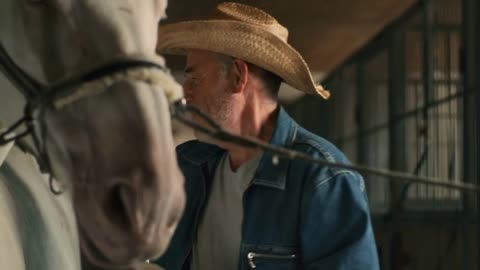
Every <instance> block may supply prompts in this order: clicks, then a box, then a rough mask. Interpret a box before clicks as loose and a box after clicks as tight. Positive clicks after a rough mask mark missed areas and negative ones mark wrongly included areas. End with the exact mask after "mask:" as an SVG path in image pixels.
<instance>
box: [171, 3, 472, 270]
mask: <svg viewBox="0 0 480 270" xmlns="http://www.w3.org/2000/svg"><path fill="white" fill-rule="evenodd" d="M219 2H221V1H213V0H208V1H207V0H205V1H197V0H175V1H170V3H169V8H168V21H167V22H175V21H179V20H185V19H195V18H202V17H205V16H207V15H208V12H209V11H210V10H211V9H212V8H213V7H214V6H215V5H216V4H217V3H219ZM237 2H241V3H246V4H250V5H253V6H256V7H259V8H262V9H264V10H265V11H267V12H269V13H270V14H272V15H273V16H274V17H276V18H277V19H278V21H279V22H280V23H281V24H283V25H284V26H286V27H287V28H288V29H289V30H290V37H289V42H290V44H291V45H292V46H293V47H294V48H296V49H297V50H298V51H299V52H300V53H301V54H302V55H303V56H304V58H305V60H306V62H307V63H308V64H309V66H310V67H311V69H312V72H313V73H314V76H315V79H316V80H318V81H319V82H322V84H323V85H324V86H325V87H326V88H327V89H329V90H330V91H331V93H332V97H331V99H330V100H328V101H324V100H322V99H320V98H315V97H311V96H302V94H301V93H300V92H298V91H295V90H293V89H291V88H290V87H288V86H287V85H282V89H281V95H280V98H281V102H282V104H283V105H284V106H285V107H286V108H287V110H288V111H289V113H290V114H291V115H292V116H293V117H294V118H295V119H296V120H297V121H298V122H299V123H300V124H301V125H303V126H304V127H306V128H307V129H309V130H311V131H313V132H315V133H317V134H319V135H321V136H323V137H325V138H327V139H329V140H330V141H332V142H334V143H335V144H336V145H337V146H338V147H339V148H340V149H341V150H343V151H344V152H345V153H346V154H347V155H348V156H349V158H350V159H351V160H352V161H353V162H355V163H358V164H362V165H368V166H371V167H379V168H387V169H392V170H399V171H405V172H410V173H415V174H418V175H421V176H431V177H438V178H442V179H452V180H451V181H453V179H458V180H459V181H464V182H470V183H474V184H480V178H479V176H480V168H479V166H478V162H479V160H480V144H479V143H478V140H479V136H478V134H479V128H480V98H479V95H478V94H477V92H478V91H480V28H479V27H478V26H480V3H479V2H480V1H478V0H422V1H418V0H417V1H415V0H362V1H358V0H297V1H291V0H289V1H286V0H285V1H280V0H275V1H273V0H269V1H266V0H257V1H237ZM167 61H168V65H169V67H170V68H171V69H172V71H173V73H174V74H175V75H176V76H177V78H178V79H179V80H180V81H181V80H182V76H183V67H184V59H183V58H182V57H167ZM188 138H191V135H190V134H189V133H188V132H186V133H184V135H183V136H182V137H180V139H179V142H180V141H183V140H186V139H188ZM364 176H365V178H366V181H367V188H368V193H369V199H370V207H371V212H372V218H373V222H374V229H375V233H376V239H377V244H378V251H379V255H380V260H381V265H382V269H383V270H407V269H408V270H418V269H422V270H423V269H428V270H430V269H431V270H443V269H465V270H471V269H480V264H479V262H478V258H479V255H480V254H479V253H480V227H479V222H478V221H479V217H480V216H479V214H480V212H479V205H478V200H477V196H476V195H475V194H474V193H468V192H460V191H457V190H453V189H447V188H442V187H435V186H425V185H420V184H405V183H402V182H394V181H390V180H391V179H385V178H382V177H376V176H372V175H364Z"/></svg>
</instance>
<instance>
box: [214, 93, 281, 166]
mask: <svg viewBox="0 0 480 270" xmlns="http://www.w3.org/2000/svg"><path fill="white" fill-rule="evenodd" d="M278 109H279V106H278V104H276V103H273V102H272V103H268V104H254V105H253V106H248V108H246V109H245V111H244V112H243V113H242V115H241V116H240V118H241V121H240V122H241V128H240V134H239V135H241V136H250V137H254V138H257V139H259V140H262V141H265V142H269V141H270V139H271V138H272V135H273V131H274V129H275V123H276V120H277V116H278ZM224 148H225V149H226V150H227V151H228V155H229V160H230V167H231V168H232V170H233V171H236V170H237V169H238V168H239V167H240V166H241V165H242V164H244V163H245V162H247V161H249V160H250V159H252V158H253V157H255V156H256V155H257V154H258V153H259V152H260V150H258V149H251V148H246V147H242V146H238V145H234V144H228V145H225V146H224Z"/></svg>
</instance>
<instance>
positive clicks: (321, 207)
mask: <svg viewBox="0 0 480 270" xmlns="http://www.w3.org/2000/svg"><path fill="white" fill-rule="evenodd" d="M270 143H272V144H274V145H279V146H284V147H288V148H291V149H294V150H297V151H301V152H304V153H307V154H309V155H312V156H314V157H317V158H321V159H324V160H327V161H331V162H341V163H348V162H349V161H348V160H347V158H346V157H345V156H344V155H343V154H342V153H341V152H340V151H339V150H338V149H337V148H336V147H335V146H333V145H332V144H331V143H329V142H328V141H326V140H325V139H322V138H320V137H318V136H317V135H314V134H312V133H310V132H308V131H306V130H305V129H303V128H302V127H300V126H299V125H298V124H297V123H296V122H295V121H294V120H293V119H291V118H290V117H289V116H288V114H287V113H286V112H285V111H284V109H283V108H280V109H279V112H278V118H277V123H276V127H275V130H274V133H273V136H272V139H271V141H270ZM223 154H224V151H223V150H222V149H220V148H218V147H216V146H213V145H210V144H205V143H202V142H199V141H190V142H186V143H184V144H182V145H180V146H179V147H178V148H177V155H178V162H179V165H180V168H181V169H182V171H183V173H184V175H185V179H186V183H185V190H186V194H187V204H186V209H185V212H184V215H183V217H182V219H181V221H180V223H179V225H178V227H177V229H176V231H175V234H174V236H173V238H172V241H171V243H170V246H169V248H168V250H167V251H166V253H165V254H164V255H163V256H162V257H161V258H160V259H159V260H158V261H157V263H158V264H160V265H161V266H163V267H165V269H166V270H180V269H190V258H191V252H192V245H193V243H194V242H195V238H196V229H197V226H198V223H199V219H201V217H202V211H203V209H204V207H205V204H206V202H207V197H208V193H209V189H210V187H211V181H212V179H213V176H214V173H215V169H216V167H217V164H218V161H219V159H220V158H221V157H222V155H223ZM243 207H244V219H243V224H242V241H241V247H240V257H239V269H240V270H246V269H253V268H254V269H258V270H267V269H269V270H287V269H324V270H377V269H379V265H378V257H377V250H376V245H375V239H374V235H373V231H372V226H371V220H370V214H369V210H368V202H367V196H366V193H365V184H364V181H363V178H362V176H361V175H360V174H358V173H357V172H355V171H350V170H345V169H338V168H332V167H326V166H321V165H318V164H313V163H308V162H305V161H300V160H287V159H277V158H276V157H274V156H273V155H272V154H270V153H264V154H263V156H262V158H261V160H260V163H259V166H258V168H257V170H256V172H255V176H254V178H253V180H252V182H251V184H250V186H249V188H248V189H247V190H246V191H245V193H244V195H243Z"/></svg>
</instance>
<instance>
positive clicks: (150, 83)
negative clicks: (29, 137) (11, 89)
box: [0, 0, 185, 266]
mask: <svg viewBox="0 0 480 270" xmlns="http://www.w3.org/2000/svg"><path fill="white" fill-rule="evenodd" d="M1 6H2V7H1V8H0V41H1V45H3V47H4V48H5V51H6V52H7V53H8V54H9V55H10V56H11V58H13V59H14V61H15V62H16V63H17V65H18V66H20V67H21V68H22V69H23V70H25V71H26V72H27V73H28V74H30V75H32V76H33V77H35V78H36V79H37V80H39V81H41V82H42V83H43V84H45V85H53V84H54V83H55V82H57V81H63V80H66V79H70V78H76V79H74V80H71V81H70V83H67V84H62V83H60V84H59V85H64V86H65V88H66V89H57V90H61V91H60V94H59V95H55V96H54V97H55V98H54V99H49V98H51V97H52V96H48V98H47V99H46V101H47V102H45V99H44V100H43V101H44V102H43V103H41V104H42V105H41V106H39V108H36V111H35V114H34V115H35V120H36V122H35V123H36V125H35V133H36V134H37V138H38V140H39V143H38V145H39V148H40V149H39V150H40V153H42V151H44V153H45V154H46V155H45V157H46V158H45V160H46V161H47V162H46V163H47V164H49V166H48V167H49V169H50V171H51V173H52V174H53V175H54V176H55V178H56V179H58V180H59V181H60V182H61V183H65V184H66V187H67V188H69V187H70V188H71V189H70V190H71V191H72V193H73V201H74V206H75V211H76V215H77V220H78V223H79V231H80V236H81V242H82V247H83V251H84V253H85V255H86V256H87V257H88V258H90V260H92V262H94V263H97V264H105V265H117V266H118V265H132V264H134V263H136V262H138V261H142V260H144V259H147V258H152V257H157V256H158V255H160V254H161V253H162V252H163V251H164V250H165V248H166V246H167V245H168V243H169V240H170V238H171V236H172V233H173V231H174V228H175V226H176V224H177V222H178V220H179V218H180V216H181V213H182V210H183V207H184V202H185V199H184V193H183V176H182V174H181V172H180V170H179V168H178V165H177V162H176V158H175V151H174V143H173V140H172V134H171V123H170V114H169V101H171V99H172V97H173V96H178V95H179V93H178V92H179V91H181V90H179V89H180V88H179V87H178V85H176V84H175V83H174V82H173V81H172V80H171V78H170V77H169V75H168V74H166V73H165V72H163V71H161V70H160V69H156V68H148V67H144V66H142V65H139V66H138V65H136V66H135V68H131V67H132V66H131V65H130V66H129V65H122V64H118V65H110V66H109V68H106V69H103V70H102V72H100V73H101V74H100V75H99V74H96V75H95V74H94V75H92V76H90V77H88V76H87V78H90V79H91V80H90V81H88V82H86V81H84V80H82V79H84V78H86V77H76V76H75V74H82V73H84V72H88V71H89V70H92V69H94V68H97V67H99V66H101V65H103V64H107V63H113V62H114V61H117V62H116V63H119V62H118V61H120V60H125V59H131V60H132V59H133V60H135V59H136V60H142V61H145V60H146V61H148V62H153V63H156V64H158V65H163V61H162V59H161V58H160V57H159V56H156V55H155V45H156V40H157V24H158V22H159V20H160V19H161V17H162V16H164V14H165V8H166V0H142V1H137V0H109V1H108V0H97V1H95V0H9V1H2V4H1ZM127 67H129V68H128V69H127ZM92 78H93V79H92ZM67 81H68V80H67ZM47 90H48V88H47ZM64 90H66V91H64ZM169 99H170V100H169Z"/></svg>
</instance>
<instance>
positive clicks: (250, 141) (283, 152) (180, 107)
mask: <svg viewBox="0 0 480 270" xmlns="http://www.w3.org/2000/svg"><path fill="white" fill-rule="evenodd" d="M186 113H193V114H196V115H198V116H199V117H201V118H203V119H204V120H205V121H206V122H207V123H209V124H210V127H204V126H202V125H200V124H197V123H195V122H193V121H192V120H190V119H189V118H188V117H186V116H185V114H186ZM173 117H174V118H176V119H177V120H178V121H180V122H181V123H183V124H184V125H186V126H189V127H191V128H193V129H195V130H197V131H199V132H202V133H204V134H207V135H209V136H210V137H212V138H214V139H217V140H220V141H223V142H229V143H234V144H237V145H240V146H243V147H249V148H256V149H260V150H263V151H268V152H271V153H273V154H274V156H273V160H272V162H274V163H275V160H278V158H279V157H282V158H287V159H290V160H304V161H307V162H311V163H315V164H319V165H322V166H329V167H334V168H342V169H348V170H355V171H359V172H363V173H366V174H373V175H378V176H384V177H386V178H387V179H389V180H395V181H402V182H410V183H417V184H427V185H433V186H440V187H446V188H451V189H457V190H461V191H465V192H480V186H478V185H474V184H470V183H463V182H461V181H460V180H458V179H441V178H434V177H428V176H417V175H415V174H411V173H406V172H399V171H391V170H387V169H379V168H372V167H368V166H363V165H356V164H344V163H335V162H329V161H326V160H323V159H319V158H315V157H313V156H310V155H307V154H305V153H302V152H299V151H295V150H291V149H287V148H285V147H280V146H275V145H271V144H269V143H266V142H264V141H261V140H259V139H257V138H254V137H250V136H240V135H235V134H232V133H230V132H228V131H225V130H223V129H222V128H221V127H220V125H218V123H216V122H215V121H214V120H213V119H211V118H210V117H209V116H207V115H206V114H205V113H203V112H200V110H199V109H198V108H195V107H193V106H191V105H187V104H186V102H185V101H184V100H181V101H179V102H176V103H175V104H174V105H173Z"/></svg>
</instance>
